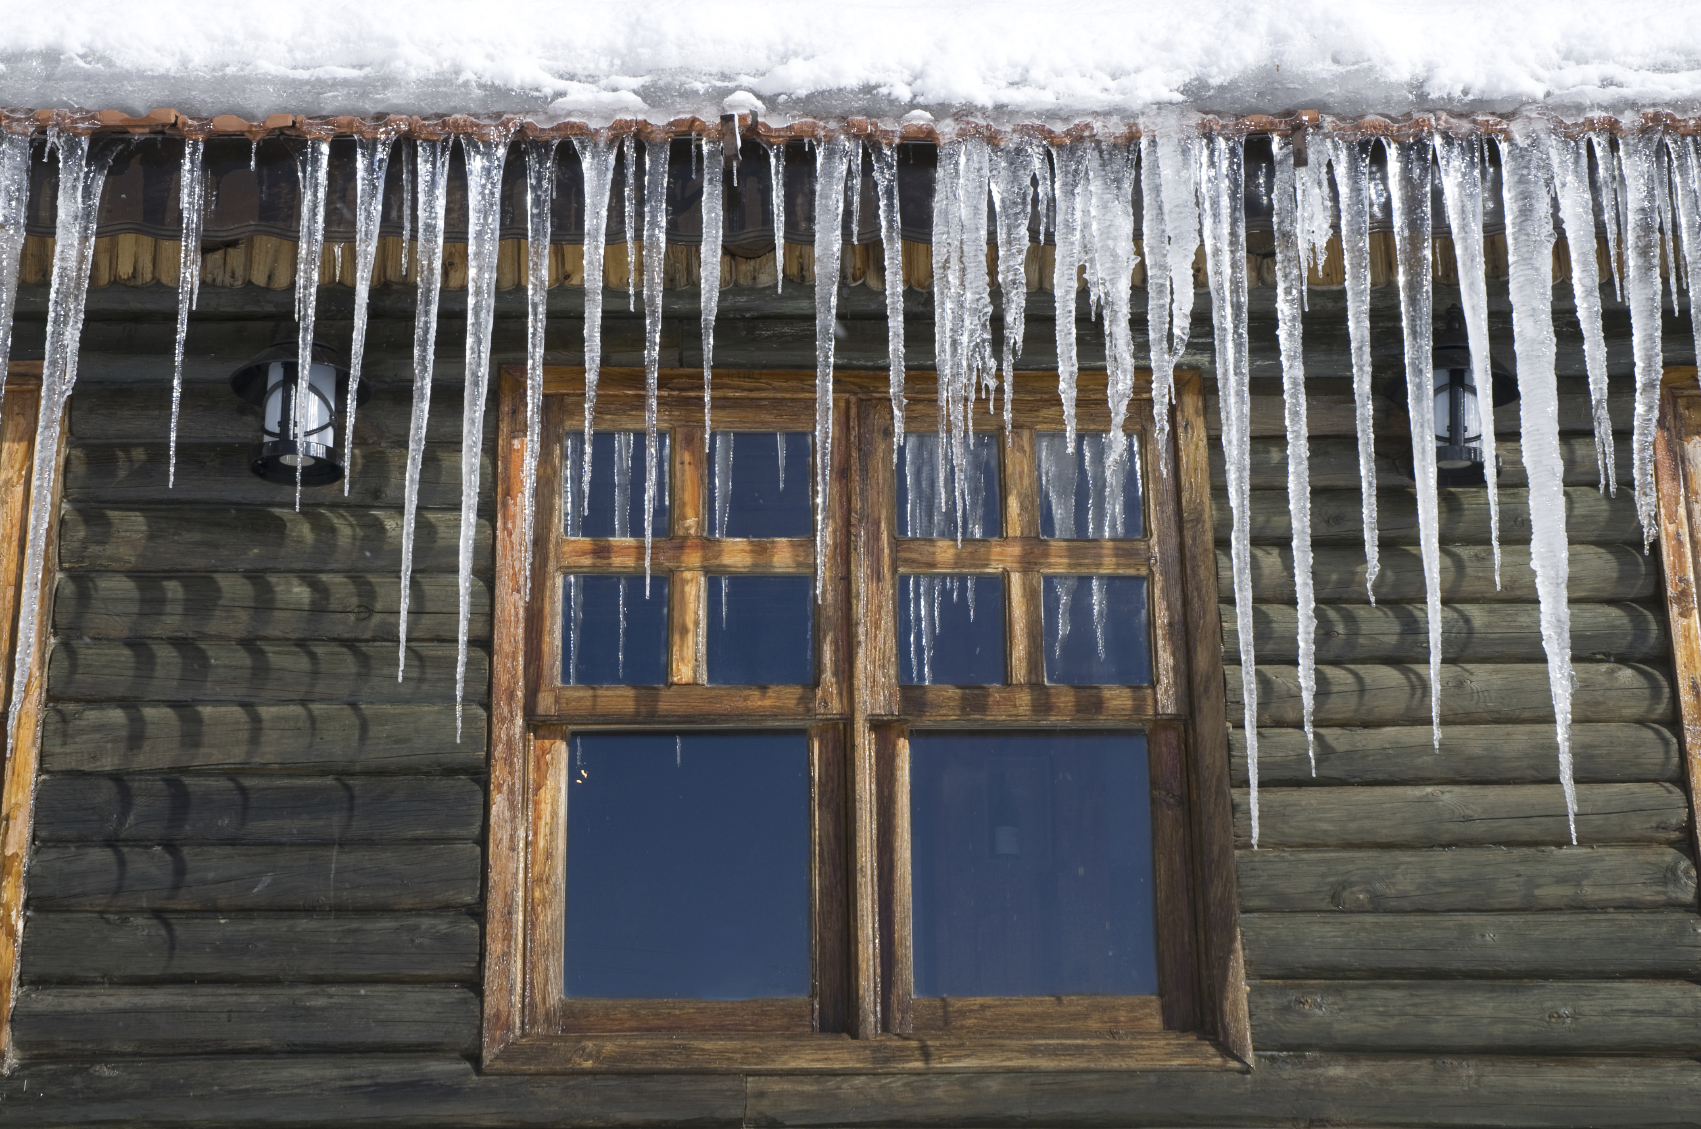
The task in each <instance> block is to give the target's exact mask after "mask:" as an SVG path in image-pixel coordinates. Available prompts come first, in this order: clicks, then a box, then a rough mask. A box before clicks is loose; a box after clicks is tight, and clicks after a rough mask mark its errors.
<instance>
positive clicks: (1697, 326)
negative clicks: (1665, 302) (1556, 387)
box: [1572, 135, 1701, 436]
mask: <svg viewBox="0 0 1701 1129" xmlns="http://www.w3.org/2000/svg"><path fill="white" fill-rule="evenodd" d="M1666 144H1667V145H1668V146H1670V147H1671V159H1672V173H1673V178H1672V179H1673V180H1674V181H1675V183H1676V187H1677V192H1676V201H1675V203H1676V208H1675V211H1676V212H1677V222H1678V226H1679V231H1680V234H1681V236H1682V247H1683V262H1684V272H1685V273H1686V274H1687V275H1688V277H1689V324H1690V328H1691V330H1692V331H1693V333H1694V336H1695V342H1696V344H1697V346H1698V347H1701V311H1697V310H1696V308H1695V280H1696V278H1697V277H1701V153H1698V152H1697V150H1696V142H1695V138H1694V137H1693V136H1689V137H1681V136H1676V135H1673V136H1669V137H1667V138H1666ZM1572 263H1573V269H1574V270H1581V269H1582V268H1581V267H1580V266H1577V265H1576V259H1575V257H1573V259H1572ZM1595 306H1596V309H1597V311H1598V310H1599V307H1600V302H1599V300H1598V299H1597V300H1596V303H1595ZM1579 314H1581V309H1579ZM1598 316H1599V315H1598V314H1597V317H1598ZM1598 332H1599V330H1598V329H1597V333H1598ZM1696 356H1697V357H1701V348H1698V349H1697V352H1696ZM1603 368H1604V360H1603ZM1593 376H1594V370H1593V369H1590V378H1591V379H1590V387H1591V389H1592V388H1593V384H1594V381H1593ZM1601 399H1602V409H1603V414H1604V408H1605V399H1606V378H1605V376H1604V375H1603V376H1602V379H1601ZM1608 434H1609V436H1610V434H1611V432H1610V431H1609V432H1608Z"/></svg>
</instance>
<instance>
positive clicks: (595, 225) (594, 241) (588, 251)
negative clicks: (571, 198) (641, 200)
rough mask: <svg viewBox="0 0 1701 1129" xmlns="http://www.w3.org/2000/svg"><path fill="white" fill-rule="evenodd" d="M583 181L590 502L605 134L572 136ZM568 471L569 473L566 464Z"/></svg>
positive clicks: (584, 486) (608, 182)
mask: <svg viewBox="0 0 1701 1129" xmlns="http://www.w3.org/2000/svg"><path fill="white" fill-rule="evenodd" d="M573 146H574V148H575V149H577V150H578V152H579V170H580V174H581V175H582V176H583V177H584V182H585V442H584V446H583V451H584V460H585V463H584V468H583V477H582V479H581V485H580V488H579V497H580V498H581V499H582V500H583V501H582V502H581V506H582V507H588V506H589V505H590V496H591V432H592V427H593V425H594V424H595V423H596V410H597V380H598V378H599V377H600V376H601V375H602V291H603V254H604V252H605V251H606V250H607V249H608V198H609V193H610V189H611V186H612V185H613V183H614V158H615V156H616V155H617V152H618V146H616V144H615V143H614V142H613V141H611V140H610V139H608V138H607V137H575V138H574V139H573ZM567 469H568V473H569V474H570V473H572V468H571V467H569V468H567Z"/></svg>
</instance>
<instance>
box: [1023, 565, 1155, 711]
mask: <svg viewBox="0 0 1701 1129" xmlns="http://www.w3.org/2000/svg"><path fill="white" fill-rule="evenodd" d="M1044 601H1045V680H1046V681H1047V682H1050V683H1052V684H1054V685H1063V686H1150V685H1151V684H1152V643H1151V631H1150V630H1149V628H1148V627H1147V621H1146V578H1145V577H1143V576H1048V577H1046V578H1045V588H1044Z"/></svg>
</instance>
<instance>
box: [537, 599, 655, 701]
mask: <svg viewBox="0 0 1701 1129" xmlns="http://www.w3.org/2000/svg"><path fill="white" fill-rule="evenodd" d="M563 583H564V585H565V590H564V592H563V593H562V595H563V597H564V598H563V599H562V601H561V603H562V610H561V618H562V620H563V623H562V638H561V681H562V683H563V684H564V685H567V686H660V685H661V684H662V683H664V682H666V681H667V577H665V576H652V577H650V580H649V583H648V585H647V586H646V584H645V582H644V578H643V577H642V576H596V575H586V574H576V575H570V576H567V577H565V578H563ZM646 587H647V588H648V591H647V593H646Z"/></svg>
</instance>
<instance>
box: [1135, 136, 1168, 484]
mask: <svg viewBox="0 0 1701 1129" xmlns="http://www.w3.org/2000/svg"><path fill="white" fill-rule="evenodd" d="M1161 160H1162V158H1161V157H1159V156H1158V139H1157V137H1156V136H1155V135H1154V134H1153V133H1152V131H1151V130H1146V131H1144V132H1142V133H1141V135H1140V241H1141V245H1142V248H1143V250H1144V252H1145V259H1146V356H1147V363H1148V364H1149V365H1151V368H1152V457H1153V458H1154V459H1156V460H1157V464H1158V466H1159V467H1160V468H1161V470H1162V473H1164V474H1166V475H1167V474H1169V455H1168V453H1167V452H1168V451H1169V405H1170V401H1171V400H1173V399H1174V398H1175V364H1174V362H1173V361H1172V360H1171V359H1170V352H1169V317H1170V303H1169V232H1168V230H1167V228H1166V227H1165V224H1164V187H1163V172H1162V170H1161V169H1160V168H1159V163H1160V162H1161Z"/></svg>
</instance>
